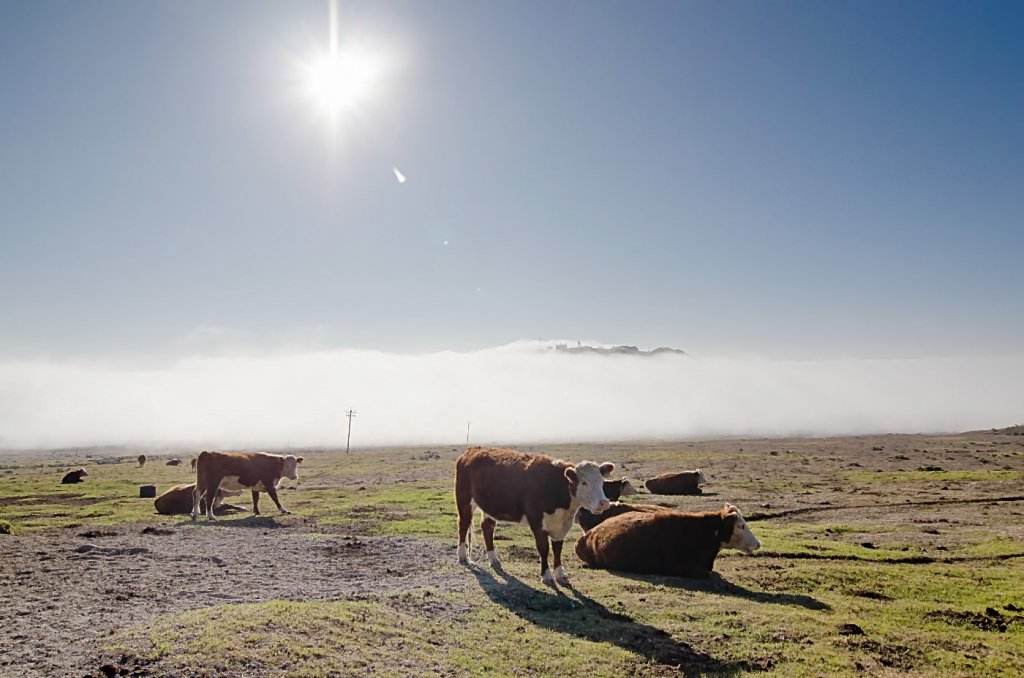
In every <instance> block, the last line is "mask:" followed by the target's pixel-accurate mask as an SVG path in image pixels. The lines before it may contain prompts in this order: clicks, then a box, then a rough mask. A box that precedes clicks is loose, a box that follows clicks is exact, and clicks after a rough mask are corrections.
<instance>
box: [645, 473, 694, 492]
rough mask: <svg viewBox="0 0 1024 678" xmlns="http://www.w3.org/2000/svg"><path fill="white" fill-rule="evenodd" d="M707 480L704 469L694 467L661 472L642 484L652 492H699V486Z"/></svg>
mask: <svg viewBox="0 0 1024 678" xmlns="http://www.w3.org/2000/svg"><path fill="white" fill-rule="evenodd" d="M707 481H708V479H707V478H706V477H705V476H704V471H701V470H700V469H696V470H694V471H682V472H680V473H662V474H661V475H659V476H654V477H653V478H651V479H650V480H648V481H647V482H646V483H644V485H645V486H646V487H647V489H648V490H650V491H651V492H652V493H653V494H701V489H700V486H701V485H703V484H704V483H706V482H707Z"/></svg>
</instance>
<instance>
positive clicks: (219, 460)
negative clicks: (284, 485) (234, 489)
mask: <svg viewBox="0 0 1024 678" xmlns="http://www.w3.org/2000/svg"><path fill="white" fill-rule="evenodd" d="M213 476H217V477H218V478H224V477H237V478H238V484H239V485H242V486H243V487H252V486H255V485H256V484H257V483H263V484H264V486H266V485H267V481H269V480H273V481H276V480H278V479H280V477H281V462H280V457H278V456H276V455H271V454H261V453H259V452H208V451H204V452H201V453H200V454H199V458H198V459H197V460H196V481H197V482H198V483H199V484H200V486H202V485H203V483H204V479H206V478H209V477H213Z"/></svg>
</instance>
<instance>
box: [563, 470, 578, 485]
mask: <svg viewBox="0 0 1024 678" xmlns="http://www.w3.org/2000/svg"><path fill="white" fill-rule="evenodd" d="M565 477H566V478H567V479H568V480H569V482H570V483H575V482H579V476H578V475H576V467H575V466H570V467H569V468H567V469H565Z"/></svg>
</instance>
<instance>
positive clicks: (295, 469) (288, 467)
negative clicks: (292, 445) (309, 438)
mask: <svg viewBox="0 0 1024 678" xmlns="http://www.w3.org/2000/svg"><path fill="white" fill-rule="evenodd" d="M302 459H303V457H296V456H295V455H294V454H289V455H288V456H287V457H285V458H284V466H283V467H282V468H281V475H282V476H284V477H285V478H289V479H290V480H298V479H299V464H301V463H302Z"/></svg>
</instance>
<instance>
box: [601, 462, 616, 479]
mask: <svg viewBox="0 0 1024 678" xmlns="http://www.w3.org/2000/svg"><path fill="white" fill-rule="evenodd" d="M614 470H615V464H613V463H611V462H610V461H606V462H605V463H603V464H601V475H603V476H604V477H605V478H607V477H608V476H610V475H611V473H612V471H614Z"/></svg>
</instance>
